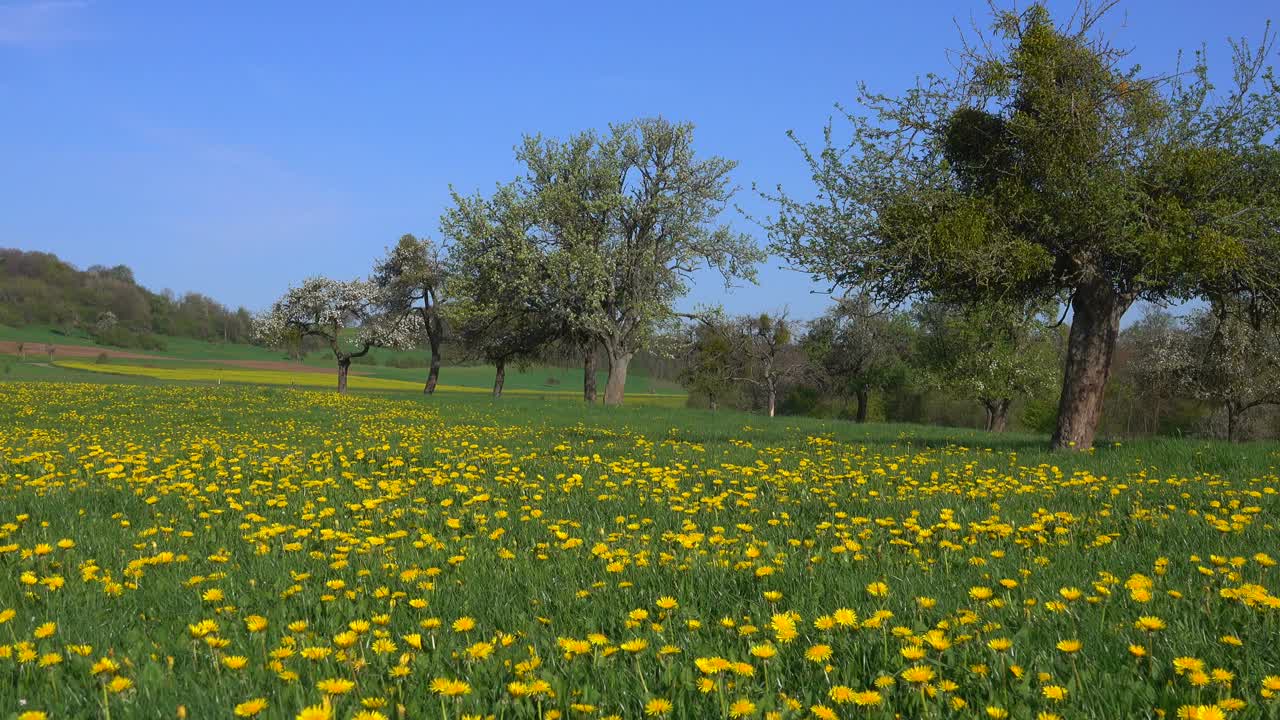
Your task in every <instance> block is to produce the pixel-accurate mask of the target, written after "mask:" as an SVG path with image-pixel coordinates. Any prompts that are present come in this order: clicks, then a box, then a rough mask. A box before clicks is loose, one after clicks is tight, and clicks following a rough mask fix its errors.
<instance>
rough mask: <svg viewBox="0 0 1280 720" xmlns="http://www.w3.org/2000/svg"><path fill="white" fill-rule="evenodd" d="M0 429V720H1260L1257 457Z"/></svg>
mask: <svg viewBox="0 0 1280 720" xmlns="http://www.w3.org/2000/svg"><path fill="white" fill-rule="evenodd" d="M62 370H63V371H65V372H71V370H70V369H65V368H64V369H62ZM0 414H3V416H5V417H7V418H11V420H10V421H9V422H8V423H5V424H0V494H2V496H3V497H5V503H4V505H3V509H0V567H3V570H4V576H5V577H7V578H10V579H11V580H10V581H9V582H5V583H0V619H2V620H3V621H2V622H0V643H3V644H2V645H0V668H2V670H0V717H5V715H4V713H9V717H15V716H19V715H18V713H19V712H20V711H23V712H26V711H33V710H38V711H48V712H49V713H50V717H75V718H105V717H108V716H110V717H111V718H116V719H117V720H118V719H119V718H135V717H138V718H152V717H154V718H172V717H175V716H186V717H192V718H209V717H234V716H236V713H237V712H238V713H239V715H240V716H256V717H264V718H266V717H269V718H295V717H305V718H312V717H314V718H319V717H326V718H328V717H334V718H341V719H342V720H347V719H348V718H353V717H355V718H361V720H378V718H384V717H385V718H397V717H407V718H423V717H427V718H431V717H443V718H459V717H469V716H480V717H487V716H489V715H492V716H494V717H502V718H540V719H544V718H551V717H564V718H604V717H610V716H618V717H625V718H637V719H639V718H646V719H647V718H650V717H672V718H718V717H733V718H737V717H750V718H757V717H758V718H764V717H781V718H800V717H829V716H830V717H836V716H838V717H841V718H890V717H895V716H904V717H920V718H925V717H938V718H940V717H973V718H977V717H997V718H998V717H1002V716H1004V714H1005V713H1007V714H1008V716H1009V717H1013V718H1036V717H1055V716H1060V717H1064V718H1118V717H1125V718H1129V717H1156V716H1157V711H1159V713H1162V714H1163V716H1164V717H1165V718H1174V717H1217V716H1216V715H1213V714H1212V713H1223V714H1225V715H1226V716H1227V717H1231V718H1233V719H1234V718H1253V717H1259V718H1265V717H1271V718H1274V717H1277V715H1278V714H1280V705H1277V701H1276V699H1275V697H1274V693H1273V691H1272V690H1269V689H1268V688H1270V687H1273V686H1274V687H1276V688H1277V689H1280V677H1275V676H1276V675H1277V674H1280V673H1277V668H1280V648H1278V647H1277V646H1276V644H1275V643H1274V641H1273V640H1274V637H1275V636H1276V633H1277V632H1280V618H1278V613H1280V599H1277V597H1276V594H1275V593H1276V591H1277V590H1278V589H1280V588H1278V587H1277V577H1276V574H1275V573H1276V572H1278V571H1277V570H1276V569H1275V568H1274V560H1273V557H1274V556H1276V555H1277V549H1276V545H1275V538H1276V537H1277V522H1278V519H1280V518H1278V517H1277V515H1278V513H1280V502H1278V500H1277V496H1278V495H1280V477H1278V476H1277V472H1276V469H1277V467H1278V466H1280V454H1278V450H1280V448H1278V447H1277V446H1276V445H1275V444H1251V445H1244V446H1228V445H1224V444H1221V443H1215V442H1188V441H1182V442H1178V441H1160V442H1142V443H1132V444H1124V445H1118V446H1115V445H1113V446H1107V447H1104V448H1099V449H1098V450H1097V451H1096V452H1094V453H1092V454H1080V455H1052V454H1048V453H1046V452H1045V451H1044V450H1043V447H1044V443H1045V440H1044V438H1043V437H1038V436H1033V435H1018V434H1011V435H1007V436H996V435H990V434H986V433H982V432H979V431H975V430H964V429H946V428H925V427H919V426H910V425H869V426H857V425H853V424H849V423H843V422H838V421H822V420H816V419H798V418H778V419H775V420H772V421H771V420H769V419H767V418H763V417H759V416H753V415H746V414H740V413H727V412H722V413H712V412H708V411H696V410H680V411H678V412H673V411H672V410H671V409H668V408H661V407H624V408H620V409H619V408H604V407H598V406H585V405H583V404H581V403H574V402H563V401H552V400H546V399H543V398H541V397H536V396H525V395H518V394H517V395H513V396H511V397H508V398H504V399H503V400H502V401H499V402H495V401H492V400H490V399H489V398H487V397H485V396H483V395H482V394H468V393H455V394H451V395H443V396H438V397H434V398H430V399H425V398H421V397H420V396H418V395H416V394H408V393H401V392H398V391H372V390H371V391H368V392H365V393H363V394H353V395H350V396H347V397H338V396H336V395H334V394H333V393H330V392H319V391H314V392H313V391H307V390H301V389H289V388H286V387H278V386H277V387H251V386H245V385H230V384H226V385H223V386H210V385H194V384H183V385H177V384H154V385H149V386H127V385H108V384H104V385H87V384H75V383H67V382H63V383H13V384H10V385H7V386H5V387H4V388H3V389H2V390H0ZM10 611H11V612H10ZM1075 642H1078V643H1079V649H1078V650H1077V649H1073V648H1075V647H1076V645H1075V644H1074V643H1075ZM95 670H96V672H95ZM259 700H260V701H261V702H259ZM305 708H312V709H311V710H305ZM237 709H238V710H237ZM255 713H256V715H255ZM360 713H364V714H363V715H361V714H360ZM1180 713H1181V714H1180Z"/></svg>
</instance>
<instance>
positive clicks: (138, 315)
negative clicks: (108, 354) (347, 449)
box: [0, 248, 253, 350]
mask: <svg viewBox="0 0 1280 720" xmlns="http://www.w3.org/2000/svg"><path fill="white" fill-rule="evenodd" d="M0 325H9V326H12V327H23V326H28V325H45V326H49V327H51V328H53V329H54V330H55V331H56V332H61V333H64V334H72V333H77V332H79V333H83V334H85V335H87V336H89V337H91V338H93V339H94V340H95V341H96V342H98V343H101V344H103V345H111V346H115V347H121V348H136V349H140V350H160V349H163V348H164V340H163V338H162V337H161V336H169V337H185V338H193V339H196V340H205V341H220V342H249V341H250V339H251V338H252V334H253V314H252V313H250V312H249V310H247V309H246V308H243V307H241V308H237V309H235V310H232V309H230V308H228V307H226V306H225V305H223V304H221V303H219V302H218V301H216V300H214V299H212V298H209V297H206V296H204V295H201V294H200V293H194V292H188V293H184V294H182V295H178V294H177V293H175V292H173V291H172V290H167V289H166V290H162V291H160V292H152V291H150V290H148V289H147V288H145V287H142V286H141V285H139V284H138V282H137V280H135V279H134V276H133V271H132V270H131V269H129V268H128V267H127V266H125V265H115V266H112V267H107V266H103V265H93V266H90V267H88V268H86V269H84V270H79V269H77V268H75V267H74V266H72V265H71V264H70V263H68V262H66V261H64V260H61V259H59V258H58V257H57V256H56V255H53V254H51V253H44V252H32V251H24V250H18V249H13V248H0Z"/></svg>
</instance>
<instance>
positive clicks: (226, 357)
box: [0, 325, 685, 405]
mask: <svg viewBox="0 0 1280 720" xmlns="http://www.w3.org/2000/svg"><path fill="white" fill-rule="evenodd" d="M161 339H162V340H163V342H164V344H165V348H164V349H163V350H154V351H145V350H134V349H128V348H113V347H105V346H99V345H95V344H94V343H93V341H92V339H91V338H89V337H88V336H86V335H82V334H76V333H74V332H72V333H66V334H64V333H62V332H61V331H57V330H55V329H53V328H48V327H29V328H13V327H9V326H6V325H0V341H13V342H17V341H24V342H26V343H27V344H28V347H27V360H28V361H29V362H28V363H20V362H18V360H17V358H16V357H14V356H12V355H9V356H5V355H0V382H3V381H4V380H6V379H9V380H28V379H34V380H46V379H47V380H62V379H76V380H81V381H83V382H100V381H101V380H100V379H99V378H95V377H93V376H92V374H96V373H111V374H114V375H118V376H122V377H123V376H129V377H133V378H141V377H142V375H141V374H139V372H138V371H137V370H136V369H135V368H137V367H147V368H157V369H163V370H166V371H168V370H172V369H175V368H187V369H191V370H193V371H194V370H197V369H200V370H205V371H210V370H216V369H223V370H227V371H235V372H240V371H243V370H244V368H238V367H236V366H235V365H233V364H231V363H232V362H233V361H271V362H282V361H285V360H286V357H285V354H284V353H283V352H279V351H276V350H271V349H269V348H262V347H257V346H254V345H243V344H235V343H214V342H204V341H200V340H194V339H191V338H178V337H167V336H166V337H162V338H161ZM48 343H53V344H59V345H76V346H82V347H92V348H97V349H99V350H100V351H102V352H107V353H113V352H124V353H137V354H143V355H148V356H154V357H153V358H151V359H146V360H141V359H112V360H110V361H109V362H107V363H96V362H95V360H94V358H75V359H68V358H63V357H58V356H57V355H56V354H55V358H54V362H55V364H56V365H59V366H61V370H57V369H50V368H48V367H45V365H46V364H47V360H48V358H47V357H46V356H45V355H44V346H45V345H46V344H48ZM426 357H427V356H426V353H425V351H400V350H387V349H384V348H374V349H373V350H371V351H370V357H369V360H370V362H360V363H357V364H356V365H354V366H353V367H352V371H351V372H352V376H353V382H352V388H353V389H357V390H358V389H360V386H361V385H362V383H361V381H360V380H359V379H358V376H364V377H367V378H376V379H380V380H387V381H392V382H390V383H377V382H374V383H368V382H366V383H363V384H364V385H365V386H366V387H371V386H379V385H380V386H381V387H380V388H379V389H383V390H389V389H404V390H415V391H421V389H422V385H423V384H424V383H425V382H426V376H427V369H426V368H425V367H393V366H389V365H388V362H389V361H391V360H392V359H413V360H415V361H417V362H419V363H421V364H425V362H426ZM88 364H94V365H98V367H86V365H88ZM302 364H304V365H306V366H308V367H312V368H317V369H322V370H325V371H331V370H332V371H333V374H317V377H320V378H325V380H324V381H323V382H321V381H318V380H316V379H315V378H304V379H303V380H301V381H300V380H298V379H297V376H298V375H299V374H298V373H285V374H283V375H277V374H267V375H263V376H262V377H259V378H256V379H255V378H251V377H249V376H242V377H243V378H244V379H242V380H241V381H242V382H251V383H262V384H272V385H275V384H284V385H289V384H299V383H300V382H301V383H302V384H307V385H315V384H317V383H319V384H320V385H324V384H327V385H329V386H333V385H336V383H337V380H336V372H337V371H336V366H335V363H334V360H333V357H332V356H331V355H330V354H329V353H328V352H327V351H326V352H312V353H309V354H307V355H306V356H305V357H304V358H303V360H302ZM32 365H34V366H36V367H31V366H32ZM113 366H124V367H123V368H118V367H113ZM190 374H191V375H192V377H189V378H185V380H184V381H187V382H213V383H216V382H218V381H219V374H218V373H216V372H200V373H190ZM224 374H225V373H224ZM493 374H494V371H493V367H491V366H489V365H483V364H466V365H454V366H449V367H445V368H443V369H442V370H441V375H440V382H441V383H442V385H443V386H444V387H442V388H441V392H450V391H451V390H452V391H463V392H471V391H474V390H479V389H484V390H489V389H491V388H492V387H493ZM153 375H155V376H156V377H157V378H158V379H162V380H168V381H174V380H183V379H182V378H177V377H175V376H174V374H173V373H172V372H160V373H153ZM291 378H293V379H291ZM606 378H607V374H606V373H605V372H604V371H601V372H599V373H597V378H596V379H597V383H598V385H599V387H601V388H603V387H604V382H605V380H606ZM411 386H412V387H411ZM581 388H582V370H580V369H577V368H561V367H550V366H545V365H536V364H535V365H531V366H528V367H519V366H512V367H509V368H507V373H506V380H505V391H507V392H510V391H516V392H517V393H519V392H525V391H529V392H538V393H540V394H548V395H564V396H566V397H568V396H575V397H580V396H581ZM626 392H627V393H628V394H629V395H630V396H632V398H634V399H636V400H642V399H643V398H644V397H645V396H649V402H657V403H658V404H666V405H673V404H682V403H683V399H684V395H685V393H684V391H683V389H682V388H680V386H679V385H676V384H675V383H671V382H666V381H662V380H655V379H652V378H649V377H646V376H645V375H643V374H640V373H634V372H633V373H631V374H630V376H629V377H628V378H627V386H626Z"/></svg>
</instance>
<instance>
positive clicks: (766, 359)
mask: <svg viewBox="0 0 1280 720" xmlns="http://www.w3.org/2000/svg"><path fill="white" fill-rule="evenodd" d="M738 332H739V338H740V341H739V343H738V347H737V348H735V350H736V352H735V353H734V354H735V355H736V356H737V357H739V358H741V360H740V364H741V368H742V370H741V372H740V374H737V375H735V377H734V378H733V379H734V380H737V381H740V382H747V383H751V384H752V385H755V386H756V387H757V388H759V389H761V390H762V391H763V392H764V394H765V408H766V410H767V412H768V413H769V417H773V416H774V414H775V413H776V412H777V408H778V390H779V388H780V387H781V386H782V384H783V383H785V382H786V381H788V380H792V379H795V378H798V377H801V376H802V375H804V374H806V373H807V372H808V371H809V367H810V366H809V362H808V358H807V357H805V354H804V352H803V351H801V350H800V349H799V348H797V347H796V346H795V344H794V343H793V342H792V334H791V322H790V320H789V319H788V318H787V312H786V311H785V310H784V311H782V312H779V313H776V314H774V315H769V314H768V313H763V314H761V315H760V316H758V317H754V318H752V317H748V318H743V319H741V320H739V321H738Z"/></svg>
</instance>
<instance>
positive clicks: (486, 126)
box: [0, 0, 1280, 317]
mask: <svg viewBox="0 0 1280 720" xmlns="http://www.w3.org/2000/svg"><path fill="white" fill-rule="evenodd" d="M1021 4H1022V5H1025V4H1026V3H1025V2H1023V3H1021ZM464 6H465V7H464ZM985 7H986V3H985V2H983V1H982V0H963V1H961V0H956V1H953V2H939V1H927V0H914V1H906V2H854V1H852V0H845V1H843V2H835V1H833V2H812V3H805V2H796V3H781V2H759V3H757V2H749V1H738V2H725V3H713V2H688V1H687V0H686V1H685V2H647V3H628V4H624V3H597V2H580V3H569V2H544V3H530V2H512V3H435V2H427V1H419V2H391V1H386V2H368V3H363V2H341V3H339V2H325V1H323V0H319V1H317V0H310V1H308V2H287V1H283V0H281V1H273V2H256V1H255V2H239V1H232V0H229V1H226V2H207V3H194V2H169V1H164V2H160V1H157V2H149V1H144V0H0V198H2V200H0V246H12V247H19V248H23V249H33V250H44V251H49V252H54V253H57V254H58V255H60V256H62V257H63V258H65V259H67V260H69V261H71V262H73V263H75V264H77V265H79V266H81V267H84V266H87V265H90V264H95V263H101V264H108V265H114V264H117V263H125V264H128V265H129V266H131V267H133V268H134V270H135V273H136V275H137V277H138V279H139V281H140V282H142V283H143V284H145V285H147V286H149V287H151V288H153V289H157V290H158V289H161V288H165V287H168V288H172V289H174V290H176V291H179V292H181V291H187V290H195V291H198V292H202V293H205V294H207V295H210V296H212V297H215V298H217V299H219V300H221V301H223V302H225V303H227V304H230V305H241V304H242V305H246V306H248V307H250V308H251V309H257V308H261V307H263V306H265V305H266V304H268V303H269V302H270V301H271V300H272V299H273V298H274V297H275V296H276V295H278V294H279V292H280V291H281V290H283V289H284V287H285V286H287V285H288V284H289V283H292V282H296V281H298V280H300V279H302V278H303V277H306V276H307V275H311V274H317V273H320V274H327V275H332V276H335V277H356V276H361V275H364V274H365V273H367V272H368V270H369V268H370V266H371V264H372V263H373V261H374V259H375V258H376V257H377V256H379V255H380V254H381V253H382V250H383V248H384V247H385V246H387V245H389V244H391V243H393V242H394V241H395V240H396V238H398V237H399V236H400V235H401V234H403V233H405V232H413V233H418V234H428V235H433V236H434V235H435V234H436V223H437V218H438V217H439V215H440V212H441V210H442V209H443V207H444V206H445V204H446V202H447V200H448V188H449V186H450V184H452V185H454V186H456V187H457V188H459V189H460V190H463V191H468V192H469V191H472V190H475V189H487V188H491V187H492V186H493V184H494V183H495V182H497V181H500V180H506V179H509V178H510V177H512V176H513V175H514V174H515V172H516V171H517V168H516V165H515V163H514V160H513V152H512V148H513V146H514V145H515V144H516V143H517V142H518V141H519V139H520V136H521V135H522V134H523V133H530V132H542V133H544V134H547V135H553V136H560V135H565V134H568V133H571V132H574V131H576V130H580V129H585V128H602V127H604V126H605V125H606V124H607V123H609V122H611V121H619V120H626V119H630V118H633V117H637V116H645V115H657V114H662V115H665V116H667V117H669V118H672V119H678V120H688V121H692V122H693V123H695V124H696V125H697V127H698V131H697V143H698V146H699V147H700V149H701V151H702V152H705V153H713V154H718V155H722V156H725V157H728V158H731V159H734V160H737V161H738V162H739V163H740V164H739V167H738V169H737V171H736V173H735V180H736V182H737V183H738V184H739V185H740V186H741V187H742V190H741V192H740V196H739V201H740V203H741V204H742V205H743V206H744V207H745V208H746V209H747V210H748V211H750V212H752V213H753V214H766V213H767V212H768V207H767V205H765V204H764V203H762V202H761V201H760V200H759V199H758V198H757V197H755V196H754V195H753V193H752V192H751V184H752V183H753V182H755V183H758V184H760V185H761V186H764V187H772V186H774V185H775V184H777V183H782V184H783V185H784V186H786V187H788V188H790V189H792V190H794V191H797V192H799V193H802V194H803V193H804V192H805V191H806V190H807V187H808V186H807V182H806V177H805V172H804V166H803V163H802V161H801V159H800V157H799V155H798V154H797V152H796V150H795V148H794V146H793V145H792V144H791V142H790V141H789V140H788V139H787V137H786V135H785V133H786V131H787V130H789V129H794V130H795V131H797V132H798V133H799V134H800V135H801V137H803V138H807V139H811V140H816V139H818V138H819V137H820V133H821V128H822V125H823V123H824V122H825V120H826V118H827V117H828V116H829V115H830V114H831V112H832V107H833V103H835V102H837V101H849V100H851V99H852V98H853V95H854V91H855V89H856V85H857V83H858V82H859V81H866V82H867V83H868V84H869V85H870V86H871V87H872V88H873V89H878V90H884V91H896V90H899V89H901V88H903V87H905V86H907V85H908V84H910V83H911V82H912V81H913V79H914V77H915V76H916V75H917V74H921V73H924V72H928V71H942V70H945V69H946V68H947V57H946V53H945V50H946V49H947V48H951V47H955V46H956V45H957V37H958V35H957V30H956V25H955V23H956V21H957V20H958V21H959V22H960V23H962V24H967V23H968V22H969V19H970V18H971V17H976V18H978V19H979V20H982V21H985V17H986V14H985ZM1051 7H1054V8H1055V10H1056V11H1057V12H1060V13H1061V12H1069V10H1070V8H1071V7H1074V0H1070V1H1069V2H1053V3H1051ZM1277 9H1278V8H1277V6H1275V5H1273V4H1272V3H1269V2H1260V1H1258V2H1252V1H1246V0H1229V1H1227V2H1215V3H1209V2H1203V1H1193V0H1130V1H1129V2H1124V3H1123V4H1122V6H1121V8H1120V9H1119V10H1118V11H1117V12H1116V13H1114V14H1113V16H1112V17H1111V20H1110V23H1109V27H1110V29H1111V30H1112V38H1113V40H1114V41H1115V42H1116V43H1117V44H1118V45H1121V46H1125V47H1133V48H1134V49H1135V55H1134V58H1135V59H1136V60H1138V61H1140V62H1142V63H1143V65H1144V67H1146V68H1147V69H1149V70H1152V71H1156V70H1167V69H1169V68H1171V67H1172V63H1173V60H1174V58H1175V53H1176V52H1177V50H1178V49H1186V50H1191V49H1194V48H1196V47H1199V45H1200V44H1201V43H1202V42H1204V43H1207V44H1208V47H1209V51H1210V57H1211V59H1212V60H1216V61H1217V65H1218V67H1219V68H1222V67H1224V66H1225V65H1226V63H1227V61H1228V59H1229V56H1228V49H1227V45H1226V42H1225V40H1226V38H1227V37H1228V36H1235V37H1239V36H1241V35H1245V36H1248V37H1250V38H1253V39H1255V40H1256V39H1257V38H1258V37H1259V36H1260V34H1261V32H1262V28H1263V25H1264V22H1265V20H1266V19H1267V17H1268V13H1269V12H1270V13H1271V14H1275V15H1280V13H1277V12H1276V10H1277ZM731 219H732V218H731ZM733 221H734V223H735V224H736V225H738V226H739V227H740V228H741V229H742V230H744V231H748V232H753V233H755V234H757V235H758V236H759V237H760V240H761V242H763V241H764V238H763V234H762V233H760V232H759V230H758V229H757V228H755V227H754V226H753V225H751V224H750V223H749V222H747V221H745V220H742V219H733ZM779 265H780V262H779V261H778V260H776V259H775V260H772V261H770V262H769V263H768V264H767V265H766V266H765V267H762V268H761V276H760V284H759V285H758V286H746V287H743V288H740V289H737V290H735V291H733V292H731V293H728V294H726V293H725V292H724V289H723V286H722V284H720V283H719V282H718V280H717V279H716V278H715V277H714V276H707V277H705V278H700V281H699V283H698V284H697V287H696V289H695V291H694V293H693V295H692V296H691V297H690V298H689V299H687V300H686V301H685V305H687V306H691V305H693V304H694V303H718V302H722V303H724V304H725V306H726V307H727V308H728V309H730V310H731V311H734V312H758V311H763V310H772V309H776V308H779V307H783V306H787V307H789V308H790V309H791V310H792V312H793V313H794V314H796V315H798V316H800V317H811V316H813V315H816V314H817V313H819V312H821V310H822V308H823V307H824V306H825V305H826V303H827V302H829V298H828V297H827V296H825V295H823V294H820V293H813V292H811V291H813V290H821V289H822V288H821V287H819V286H815V285H813V284H811V283H810V282H809V281H808V280H807V278H805V277H804V276H803V275H800V274H798V273H795V272H793V271H789V270H784V269H779V267H778V266H779Z"/></svg>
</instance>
